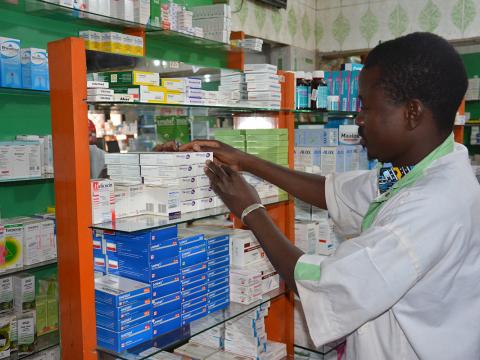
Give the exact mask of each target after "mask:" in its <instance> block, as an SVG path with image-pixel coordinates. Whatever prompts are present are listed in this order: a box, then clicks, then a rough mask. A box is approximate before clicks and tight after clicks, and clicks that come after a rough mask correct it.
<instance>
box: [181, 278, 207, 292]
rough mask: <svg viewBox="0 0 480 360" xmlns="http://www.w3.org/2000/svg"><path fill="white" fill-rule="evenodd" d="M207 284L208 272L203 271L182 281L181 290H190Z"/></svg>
mask: <svg viewBox="0 0 480 360" xmlns="http://www.w3.org/2000/svg"><path fill="white" fill-rule="evenodd" d="M206 284H207V274H206V273H203V274H200V275H196V276H192V277H189V278H187V279H183V280H182V281H181V291H182V292H183V291H188V290H190V289H192V288H195V287H198V286H202V285H206Z"/></svg>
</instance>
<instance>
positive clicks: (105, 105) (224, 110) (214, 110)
mask: <svg viewBox="0 0 480 360" xmlns="http://www.w3.org/2000/svg"><path fill="white" fill-rule="evenodd" d="M87 104H88V105H91V106H93V107H95V109H98V110H102V109H103V110H106V109H115V110H129V109H135V110H138V111H153V110H155V111H156V112H158V113H159V114H165V115H192V116H221V115H224V116H227V115H234V114H238V113H256V112H260V113H266V112H272V113H279V112H282V111H288V110H280V109H274V108H255V107H247V106H223V105H195V104H157V103H141V102H114V101H112V102H87Z"/></svg>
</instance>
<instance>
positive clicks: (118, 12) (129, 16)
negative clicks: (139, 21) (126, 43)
mask: <svg viewBox="0 0 480 360" xmlns="http://www.w3.org/2000/svg"><path fill="white" fill-rule="evenodd" d="M104 1H108V0H104ZM137 2H138V1H135V0H110V16H111V17H112V18H117V19H122V20H126V21H131V22H133V21H134V20H135V16H134V10H135V5H136V3H137Z"/></svg>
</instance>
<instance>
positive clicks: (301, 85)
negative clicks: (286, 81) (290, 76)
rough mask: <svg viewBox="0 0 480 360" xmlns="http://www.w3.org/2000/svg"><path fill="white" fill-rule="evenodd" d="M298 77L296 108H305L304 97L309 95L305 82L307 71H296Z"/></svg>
mask: <svg viewBox="0 0 480 360" xmlns="http://www.w3.org/2000/svg"><path fill="white" fill-rule="evenodd" d="M295 77H296V88H295V108H296V109H297V110H300V109H304V108H305V106H304V103H305V101H304V99H305V97H306V96H307V91H308V89H307V85H306V83H305V72H304V71H297V72H295Z"/></svg>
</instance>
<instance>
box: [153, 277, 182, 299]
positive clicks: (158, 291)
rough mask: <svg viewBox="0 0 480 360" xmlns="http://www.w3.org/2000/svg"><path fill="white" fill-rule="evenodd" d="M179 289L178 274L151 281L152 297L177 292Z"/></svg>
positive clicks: (180, 287) (180, 288)
mask: <svg viewBox="0 0 480 360" xmlns="http://www.w3.org/2000/svg"><path fill="white" fill-rule="evenodd" d="M181 290H182V284H181V282H180V274H175V275H172V276H167V277H164V278H161V279H158V280H155V281H153V282H152V299H156V298H158V297H162V296H165V295H168V294H172V293H177V292H179V291H181Z"/></svg>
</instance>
